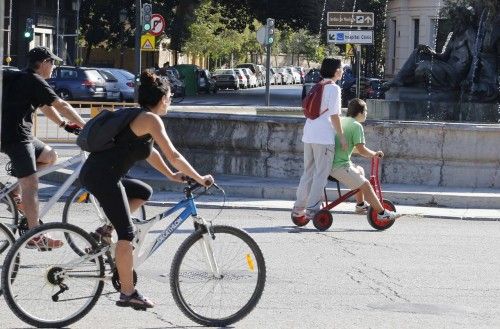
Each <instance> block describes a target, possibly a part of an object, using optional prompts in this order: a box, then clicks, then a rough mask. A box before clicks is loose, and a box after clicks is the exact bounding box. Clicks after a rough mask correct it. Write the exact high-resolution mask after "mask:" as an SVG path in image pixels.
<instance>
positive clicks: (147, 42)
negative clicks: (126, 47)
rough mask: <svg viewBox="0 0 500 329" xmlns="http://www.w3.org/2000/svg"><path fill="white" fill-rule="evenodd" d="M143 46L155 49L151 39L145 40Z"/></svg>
mask: <svg viewBox="0 0 500 329" xmlns="http://www.w3.org/2000/svg"><path fill="white" fill-rule="evenodd" d="M142 48H143V49H153V45H152V44H151V41H149V40H146V42H144V44H143V45H142Z"/></svg>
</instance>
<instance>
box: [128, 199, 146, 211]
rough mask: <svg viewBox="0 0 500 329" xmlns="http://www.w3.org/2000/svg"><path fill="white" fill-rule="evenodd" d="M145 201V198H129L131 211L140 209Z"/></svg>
mask: <svg viewBox="0 0 500 329" xmlns="http://www.w3.org/2000/svg"><path fill="white" fill-rule="evenodd" d="M145 203H146V200H143V199H128V204H129V207H130V213H131V214H132V213H134V212H135V211H136V210H137V209H139V208H140V207H141V206H142V205H143V204H145Z"/></svg>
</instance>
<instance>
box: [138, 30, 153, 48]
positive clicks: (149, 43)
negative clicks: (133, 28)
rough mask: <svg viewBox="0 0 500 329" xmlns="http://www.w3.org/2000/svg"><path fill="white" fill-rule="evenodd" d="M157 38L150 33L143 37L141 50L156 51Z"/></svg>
mask: <svg viewBox="0 0 500 329" xmlns="http://www.w3.org/2000/svg"><path fill="white" fill-rule="evenodd" d="M155 48H156V47H155V36H154V35H151V34H149V33H146V34H144V35H141V50H142V51H154V50H156V49H155Z"/></svg>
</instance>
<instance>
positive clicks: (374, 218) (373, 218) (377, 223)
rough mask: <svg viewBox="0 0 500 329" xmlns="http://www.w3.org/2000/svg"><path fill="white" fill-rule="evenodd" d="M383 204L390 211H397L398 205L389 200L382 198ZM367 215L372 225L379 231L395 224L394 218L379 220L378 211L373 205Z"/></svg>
mask: <svg viewBox="0 0 500 329" xmlns="http://www.w3.org/2000/svg"><path fill="white" fill-rule="evenodd" d="M382 206H383V207H384V209H387V210H389V211H396V207H395V206H394V204H393V203H392V202H391V201H389V200H382ZM366 217H367V219H368V223H369V224H370V225H371V227H373V228H374V229H376V230H379V231H383V230H387V229H388V228H389V227H391V226H392V225H393V224H394V220H379V219H378V214H377V211H376V210H375V209H374V208H373V207H371V206H370V208H369V209H368V214H367V215H366Z"/></svg>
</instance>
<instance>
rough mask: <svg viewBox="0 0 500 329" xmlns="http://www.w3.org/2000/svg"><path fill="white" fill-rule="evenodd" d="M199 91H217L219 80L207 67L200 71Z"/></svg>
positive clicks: (208, 92)
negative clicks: (215, 78) (213, 76)
mask: <svg viewBox="0 0 500 329" xmlns="http://www.w3.org/2000/svg"><path fill="white" fill-rule="evenodd" d="M198 91H203V92H205V93H207V94H210V93H214V94H215V93H217V82H216V81H215V80H214V79H213V78H212V75H211V74H210V72H209V71H208V70H206V69H201V70H199V71H198Z"/></svg>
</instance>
